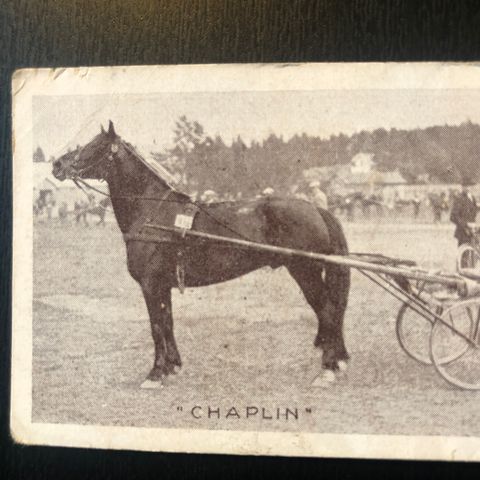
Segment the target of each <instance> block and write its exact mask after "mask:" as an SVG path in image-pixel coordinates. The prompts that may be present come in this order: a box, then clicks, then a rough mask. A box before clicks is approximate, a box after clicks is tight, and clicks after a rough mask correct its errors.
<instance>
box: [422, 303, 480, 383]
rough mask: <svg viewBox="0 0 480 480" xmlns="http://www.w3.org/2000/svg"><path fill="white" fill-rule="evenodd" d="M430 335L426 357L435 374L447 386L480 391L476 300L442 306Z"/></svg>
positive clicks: (479, 305)
mask: <svg viewBox="0 0 480 480" xmlns="http://www.w3.org/2000/svg"><path fill="white" fill-rule="evenodd" d="M441 318H442V321H439V320H437V321H436V322H435V323H434V325H433V328H432V334H431V337H430V356H431V360H432V362H433V364H434V365H435V368H436V369H437V371H438V373H439V374H440V375H441V376H442V377H443V378H444V379H445V380H446V381H447V382H448V383H450V384H451V385H454V386H456V387H460V388H463V389H466V390H480V300H479V299H472V300H465V301H463V302H460V303H457V304H455V305H453V306H452V307H450V308H448V309H446V310H445V311H444V313H443V314H442V317H441Z"/></svg>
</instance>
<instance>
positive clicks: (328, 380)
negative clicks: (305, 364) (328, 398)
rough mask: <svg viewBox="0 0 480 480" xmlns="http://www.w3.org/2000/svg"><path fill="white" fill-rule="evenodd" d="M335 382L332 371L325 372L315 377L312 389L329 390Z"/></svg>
mask: <svg viewBox="0 0 480 480" xmlns="http://www.w3.org/2000/svg"><path fill="white" fill-rule="evenodd" d="M334 382H335V373H333V372H332V370H325V371H324V372H323V373H322V374H321V375H319V376H318V377H315V378H314V379H313V382H312V387H314V388H329V387H331V386H332V385H333V384H334Z"/></svg>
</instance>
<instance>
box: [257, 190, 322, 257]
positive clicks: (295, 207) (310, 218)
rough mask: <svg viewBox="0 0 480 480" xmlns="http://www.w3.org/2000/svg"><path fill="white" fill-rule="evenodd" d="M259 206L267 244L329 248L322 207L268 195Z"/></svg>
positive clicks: (312, 248) (310, 249)
mask: <svg viewBox="0 0 480 480" xmlns="http://www.w3.org/2000/svg"><path fill="white" fill-rule="evenodd" d="M259 208H260V210H261V211H262V213H263V215H264V218H265V222H266V229H265V232H266V239H267V241H268V243H271V244H273V245H280V246H284V247H290V248H297V249H302V250H309V251H322V252H327V251H328V250H329V245H330V233H329V227H328V225H327V223H326V221H325V218H324V215H322V213H321V212H322V210H321V209H319V208H318V207H316V206H315V205H313V204H312V203H310V202H306V201H304V200H299V199H288V198H271V199H269V201H266V202H265V203H264V204H262V205H261V206H259ZM324 212H325V215H326V214H328V212H327V211H324Z"/></svg>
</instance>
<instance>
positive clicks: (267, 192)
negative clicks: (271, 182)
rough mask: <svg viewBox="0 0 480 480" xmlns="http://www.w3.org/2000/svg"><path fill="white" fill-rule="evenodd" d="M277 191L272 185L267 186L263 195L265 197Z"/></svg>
mask: <svg viewBox="0 0 480 480" xmlns="http://www.w3.org/2000/svg"><path fill="white" fill-rule="evenodd" d="M274 193H275V190H274V189H273V188H271V187H267V188H266V189H265V190H264V191H263V192H262V195H263V196H264V197H271V196H272V195H273V194H274Z"/></svg>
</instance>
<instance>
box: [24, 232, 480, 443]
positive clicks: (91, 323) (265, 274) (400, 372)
mask: <svg viewBox="0 0 480 480" xmlns="http://www.w3.org/2000/svg"><path fill="white" fill-rule="evenodd" d="M346 232H347V237H348V239H349V243H350V248H351V250H352V251H362V252H365V251H367V252H379V253H385V254H388V255H396V256H401V257H404V258H412V259H414V260H417V261H418V262H419V263H421V264H422V265H426V266H431V267H442V268H447V269H452V268H453V265H454V248H455V243H454V241H453V238H452V231H451V228H450V227H449V226H433V225H406V224H403V225H393V226H388V225H375V226H372V225H367V224H361V225H360V224H358V225H355V224H350V225H346ZM92 252H94V255H92ZM59 265H61V268H58V266H59ZM173 302H174V318H175V332H176V337H177V342H178V345H179V348H180V352H181V354H182V358H183V362H184V368H183V370H182V372H181V373H180V374H179V375H178V376H176V377H174V379H173V380H172V382H171V384H170V385H169V386H168V387H166V388H164V389H162V390H158V391H145V390H140V389H139V385H140V383H141V382H142V381H143V379H144V378H145V375H146V374H147V373H148V371H149V368H150V366H151V362H152V358H153V345H152V340H151V337H150V327H149V322H148V318H147V314H146V308H145V307H144V304H143V300H142V297H141V293H140V290H139V288H138V286H137V285H136V284H135V282H134V281H133V280H132V279H131V278H130V277H129V276H128V272H127V269H126V264H125V252H124V246H123V242H122V240H121V237H120V235H119V233H118V230H117V228H116V227H115V226H113V225H108V226H107V227H105V228H103V229H102V228H94V227H90V228H86V229H84V228H81V227H75V226H73V225H72V226H66V227H60V225H58V224H51V225H47V224H40V223H39V224H37V225H36V226H35V237H34V305H33V309H34V310H33V311H34V323H33V328H34V345H33V346H34V350H33V420H34V421H35V422H51V423H81V424H102V425H132V426H155V427H156V426H158V427H179V428H181V427H197V428H223V429H225V428H227V429H228V428H235V429H244V430H252V429H259V428H260V429H262V430H292V431H310V432H325V433H343V432H348V433H377V434H382V433H383V434H387V433H388V434H423V435H433V434H449V435H476V436H478V435H480V413H479V410H478V404H479V401H480V392H478V393H472V392H465V391H460V390H456V389H454V388H451V387H450V386H448V384H446V383H445V382H444V381H443V380H442V379H441V378H440V377H439V376H438V375H437V374H436V373H435V372H434V371H433V369H431V368H428V367H422V366H420V365H418V364H416V363H415V362H413V361H412V360H411V359H409V358H408V357H407V356H406V355H405V354H404V353H403V352H402V351H401V349H400V347H399V346H398V344H397V341H396V338H395V330H394V321H393V317H394V315H395V313H396V311H397V310H398V307H399V303H398V302H397V301H396V300H395V299H392V298H389V297H388V296H387V295H386V294H385V293H383V292H382V291H380V290H378V288H377V287H375V286H374V285H371V284H369V283H368V281H367V280H366V279H364V278H363V277H361V276H359V275H357V274H355V275H354V278H353V287H352V294H351V297H350V304H349V308H348V313H347V318H346V327H345V334H346V342H347V347H348V349H349V352H350V354H351V357H352V360H351V362H350V368H349V370H348V373H347V375H346V376H345V377H343V378H342V379H341V380H340V381H339V383H338V384H337V385H336V386H334V387H333V388H332V389H330V390H315V389H312V388H310V381H311V380H312V378H313V377H314V376H315V375H316V374H317V373H318V369H319V365H320V355H319V352H318V351H316V350H315V349H314V348H313V339H314V335H315V332H316V319H315V317H314V314H313V311H311V310H310V309H309V307H308V306H307V305H306V303H305V301H304V299H303V297H302V294H301V292H300V290H299V288H298V287H297V285H296V284H295V283H294V282H293V280H291V279H290V277H289V276H288V274H287V273H286V271H284V270H282V269H280V270H278V271H271V270H268V269H265V270H260V271H257V272H255V273H253V274H250V275H248V276H245V277H243V278H241V279H237V280H234V281H231V282H228V283H225V284H220V285H216V286H212V287H207V288H202V289H195V290H193V289H190V290H187V291H186V293H185V295H183V296H182V295H180V294H179V293H178V292H177V291H175V293H174V300H173ZM195 406H198V407H201V409H197V410H195V411H194V413H195V415H196V416H201V418H199V419H197V418H194V415H192V408H193V407H195ZM209 406H210V407H211V409H215V410H216V409H217V408H219V409H220V417H221V418H220V419H218V418H217V416H218V414H216V413H214V414H213V415H211V418H210V419H209V418H208V407H209ZM232 406H233V407H235V408H236V409H237V413H238V415H239V416H240V417H241V418H237V417H236V416H235V415H229V418H225V417H226V416H227V413H228V410H229V409H230V407H232ZM246 407H256V408H258V413H257V414H255V415H253V412H254V411H255V410H250V413H251V415H250V416H249V418H246ZM262 408H263V409H265V410H264V412H263V414H262ZM277 408H279V409H280V410H279V412H280V415H279V416H280V419H278V420H277V419H276V418H275V417H276V415H277ZM285 408H289V409H290V410H293V411H295V409H297V410H296V412H297V413H298V420H295V419H293V418H292V417H291V416H290V418H289V420H288V421H286V420H285V418H284V416H282V415H283V414H284V412H285ZM231 413H232V412H231ZM262 415H263V417H269V416H273V417H274V418H273V419H271V420H270V419H268V418H263V419H262V418H261V417H262Z"/></svg>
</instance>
